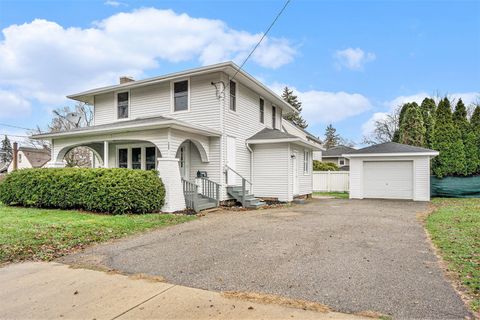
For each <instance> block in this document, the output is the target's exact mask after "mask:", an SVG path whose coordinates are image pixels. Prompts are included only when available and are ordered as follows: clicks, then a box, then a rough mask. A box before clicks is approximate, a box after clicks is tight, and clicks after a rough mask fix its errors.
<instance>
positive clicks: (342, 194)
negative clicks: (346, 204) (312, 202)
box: [313, 192, 348, 199]
mask: <svg viewBox="0 0 480 320" xmlns="http://www.w3.org/2000/svg"><path fill="white" fill-rule="evenodd" d="M313 194H314V195H315V196H329V197H334V198H336V199H348V192H314V193H313Z"/></svg>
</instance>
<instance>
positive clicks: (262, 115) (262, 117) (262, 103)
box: [260, 98, 265, 123]
mask: <svg viewBox="0 0 480 320" xmlns="http://www.w3.org/2000/svg"><path fill="white" fill-rule="evenodd" d="M260 122H261V123H265V101H263V99H262V98H260Z"/></svg>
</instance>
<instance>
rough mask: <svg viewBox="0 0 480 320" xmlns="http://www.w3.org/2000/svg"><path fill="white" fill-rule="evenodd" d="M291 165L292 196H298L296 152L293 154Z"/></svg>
mask: <svg viewBox="0 0 480 320" xmlns="http://www.w3.org/2000/svg"><path fill="white" fill-rule="evenodd" d="M292 161H293V165H292V171H293V173H292V177H293V195H294V196H296V195H298V192H299V191H298V152H297V151H294V152H293V159H292Z"/></svg>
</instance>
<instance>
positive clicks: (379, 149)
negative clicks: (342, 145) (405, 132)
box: [345, 142, 435, 154]
mask: <svg viewBox="0 0 480 320" xmlns="http://www.w3.org/2000/svg"><path fill="white" fill-rule="evenodd" d="M414 152H420V153H421V152H435V150H431V149H427V148H421V147H414V146H409V145H406V144H401V143H396V142H385V143H380V144H375V145H373V146H369V147H366V148H363V149H358V150H353V151H350V152H345V154H365V153H414Z"/></svg>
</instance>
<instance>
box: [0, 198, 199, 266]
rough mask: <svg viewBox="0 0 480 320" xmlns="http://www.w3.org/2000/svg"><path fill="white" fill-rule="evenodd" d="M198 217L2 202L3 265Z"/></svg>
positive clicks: (0, 245) (44, 257)
mask: <svg viewBox="0 0 480 320" xmlns="http://www.w3.org/2000/svg"><path fill="white" fill-rule="evenodd" d="M192 219H195V217H194V216H185V215H173V214H138V215H116V216H113V215H100V214H93V213H84V212H79V211H75V210H48V209H35V208H22V207H8V206H5V205H2V204H0V264H2V263H6V262H15V261H22V260H47V261H48V260H51V259H54V258H57V257H59V256H62V255H64V254H66V253H69V252H72V251H73V250H76V249H80V248H83V247H85V246H87V245H90V244H93V243H97V242H102V241H106V240H110V239H115V238H120V237H124V236H127V235H131V234H134V233H138V232H142V231H145V230H148V229H153V228H158V227H165V226H170V225H174V224H178V223H182V222H185V221H189V220H192Z"/></svg>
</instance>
